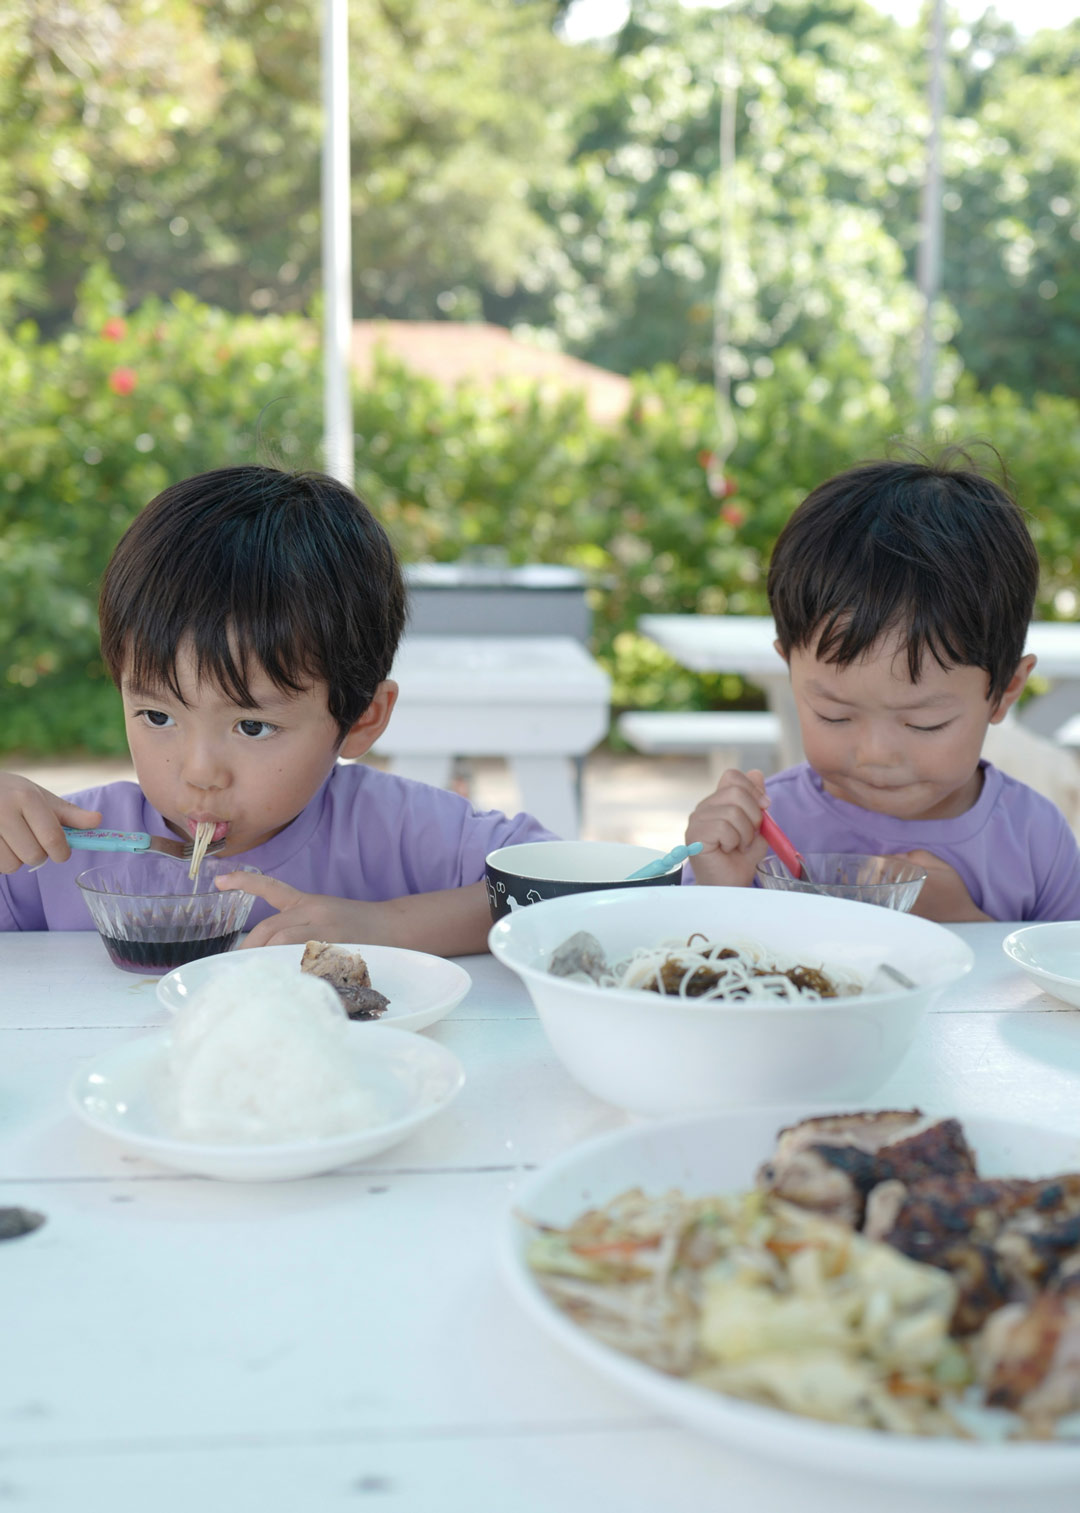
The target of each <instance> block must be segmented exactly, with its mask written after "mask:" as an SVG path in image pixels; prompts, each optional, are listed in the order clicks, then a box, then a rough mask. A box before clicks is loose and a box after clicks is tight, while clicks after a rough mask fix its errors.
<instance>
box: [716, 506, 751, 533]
mask: <svg viewBox="0 0 1080 1513" xmlns="http://www.w3.org/2000/svg"><path fill="white" fill-rule="evenodd" d="M720 519H721V520H725V521H726V522H727V523H728V525H730V526H732V527H733V528H734V529H735V530H738V528H739V526H740V525H742V524H743V523H744V522H745V520H746V511H745V510H744V509H743V507H742V506H741V505H739V504H725V505H724V507H723V509H722V510H721V511H720Z"/></svg>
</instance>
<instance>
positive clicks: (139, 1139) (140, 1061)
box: [69, 947, 465, 1182]
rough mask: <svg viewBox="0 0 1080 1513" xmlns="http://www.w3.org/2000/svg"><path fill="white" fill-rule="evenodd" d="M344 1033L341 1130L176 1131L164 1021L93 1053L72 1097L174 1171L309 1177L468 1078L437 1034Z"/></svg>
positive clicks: (449, 1094)
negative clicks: (347, 1072)
mask: <svg viewBox="0 0 1080 1513" xmlns="http://www.w3.org/2000/svg"><path fill="white" fill-rule="evenodd" d="M269 949H273V948H269ZM281 949H288V948H287V947H283V948H281ZM252 954H253V955H254V954H255V953H254V952H253V953H252ZM347 1033H348V1042H349V1043H350V1048H351V1051H352V1053H353V1056H354V1057H355V1065H354V1072H355V1079H354V1083H353V1088H354V1091H355V1094H356V1105H355V1106H356V1111H357V1120H358V1122H357V1126H356V1127H355V1128H353V1129H348V1130H345V1131H344V1132H342V1133H338V1134H332V1135H323V1136H311V1137H308V1138H305V1139H293V1140H288V1141H277V1142H274V1143H257V1142H255V1141H249V1142H232V1143H225V1142H217V1143H209V1142H204V1141H199V1140H191V1139H185V1138H180V1137H179V1136H178V1135H177V1134H175V1133H174V1132H173V1129H172V1127H171V1124H170V1120H169V1118H168V1114H167V1109H168V1097H167V1089H168V1079H169V1062H170V1052H171V1044H172V1036H171V1034H170V1033H169V1032H168V1031H160V1030H159V1031H155V1032H154V1033H153V1034H149V1035H143V1036H140V1037H139V1038H138V1039H137V1040H129V1041H127V1042H126V1043H125V1044H123V1045H118V1046H114V1047H113V1048H112V1050H109V1051H106V1052H104V1054H102V1055H100V1056H97V1057H95V1058H94V1060H93V1061H90V1062H88V1063H87V1064H86V1065H85V1066H83V1067H82V1068H80V1070H79V1071H78V1072H77V1073H76V1075H75V1077H74V1079H73V1080H72V1083H71V1087H70V1090H69V1099H70V1103H71V1106H72V1108H73V1109H74V1111H75V1113H76V1114H77V1115H78V1117H79V1118H80V1119H81V1120H82V1121H83V1122H84V1123H85V1124H88V1125H89V1126H90V1128H91V1129H94V1130H97V1131H98V1132H99V1133H100V1134H103V1135H108V1136H109V1137H110V1138H112V1139H114V1140H118V1141H120V1142H121V1144H123V1145H125V1146H127V1148H128V1149H129V1150H132V1151H136V1152H138V1154H139V1155H141V1156H148V1157H149V1158H150V1159H151V1160H153V1161H157V1162H160V1164H161V1165H162V1166H169V1167H173V1168H174V1169H175V1170H177V1171H183V1172H193V1173H195V1174H196V1175H197V1176H202V1177H219V1178H223V1179H225V1180H226V1181H231V1182H281V1181H286V1180H288V1179H290V1178H295V1177H313V1176H315V1175H317V1174H318V1173H320V1172H328V1171H333V1170H334V1169H335V1168H337V1167H339V1166H345V1165H347V1164H348V1163H349V1162H352V1161H362V1160H364V1159H365V1158H366V1157H368V1156H374V1155H376V1154H377V1153H378V1152H379V1151H383V1150H386V1149H387V1148H388V1147H389V1146H391V1145H396V1144H397V1143H398V1142H399V1141H401V1140H404V1139H405V1138H406V1136H408V1135H411V1134H412V1133H413V1132H414V1130H417V1129H419V1128H420V1126H421V1125H423V1124H426V1123H427V1121H428V1120H429V1119H433V1118H434V1117H435V1115H436V1114H438V1113H440V1112H441V1111H442V1110H443V1109H444V1108H446V1107H447V1105H448V1104H449V1103H450V1102H451V1100H452V1099H453V1098H455V1097H456V1096H457V1094H458V1092H459V1091H460V1089H461V1086H462V1084H463V1083H464V1081H465V1073H464V1071H463V1069H462V1066H461V1063H460V1061H459V1060H458V1059H457V1057H456V1056H455V1055H453V1053H452V1052H450V1051H448V1050H447V1049H446V1047H445V1046H442V1045H439V1044H438V1042H436V1041H433V1040H428V1039H426V1038H425V1037H423V1036H420V1035H413V1034H411V1033H407V1032H406V1031H403V1030H397V1029H391V1028H389V1027H387V1026H384V1025H379V1024H375V1025H363V1026H360V1025H357V1024H350V1025H348V1026H347Z"/></svg>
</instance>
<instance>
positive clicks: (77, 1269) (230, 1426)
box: [0, 924, 1080, 1513]
mask: <svg viewBox="0 0 1080 1513" xmlns="http://www.w3.org/2000/svg"><path fill="white" fill-rule="evenodd" d="M956 928H957V931H958V933H959V934H960V935H961V936H963V937H964V938H965V939H966V940H968V941H970V943H971V944H972V946H973V947H974V950H975V953H976V965H975V969H974V971H973V972H972V974H971V975H970V976H969V977H968V978H967V979H966V980H965V981H964V982H962V983H960V984H959V985H957V986H956V987H955V988H953V989H951V990H950V991H948V992H947V993H946V994H945V995H944V996H943V997H942V998H941V999H940V1000H939V1002H938V1004H937V1005H936V1007H935V1009H934V1010H933V1011H932V1012H931V1013H930V1015H929V1016H928V1018H927V1019H926V1021H925V1022H924V1026H923V1028H922V1029H921V1031H920V1033H919V1036H918V1039H917V1041H916V1043H915V1046H914V1048H913V1050H912V1051H911V1053H910V1054H909V1056H908V1058H907V1059H906V1061H905V1062H904V1064H903V1066H902V1067H901V1069H900V1070H899V1072H898V1073H897V1075H896V1076H895V1077H894V1078H893V1079H892V1081H891V1082H889V1083H888V1084H887V1085H886V1086H885V1087H883V1088H882V1089H881V1091H880V1093H879V1094H878V1095H877V1097H876V1098H875V1100H874V1102H875V1103H876V1104H878V1105H879V1106H910V1105H912V1104H914V1103H918V1104H921V1105H922V1106H923V1107H925V1108H928V1109H931V1110H936V1111H942V1112H949V1113H954V1114H957V1115H959V1116H961V1117H963V1116H964V1115H965V1114H975V1113H982V1114H990V1115H999V1116H1006V1117H1008V1118H1011V1119H1020V1120H1027V1121H1030V1122H1033V1123H1042V1124H1048V1125H1054V1126H1057V1127H1060V1128H1063V1129H1066V1130H1069V1131H1076V1132H1077V1133H1080V1096H1078V1093H1080V1013H1078V1012H1076V1011H1071V1010H1069V1009H1066V1008H1064V1007H1063V1006H1062V1005H1061V1004H1060V1003H1058V1002H1057V1001H1056V1000H1053V999H1050V998H1047V997H1045V996H1044V995H1042V994H1041V993H1039V992H1037V991H1036V990H1034V989H1033V988H1032V987H1031V985H1030V984H1029V983H1028V981H1027V979H1026V978H1025V977H1024V976H1023V975H1022V974H1021V973H1019V972H1018V971H1017V970H1016V969H1015V968H1013V967H1012V965H1011V963H1009V962H1008V960H1007V959H1006V958H1005V957H1004V956H1003V954H1002V952H1001V940H1002V939H1003V937H1004V935H1005V934H1006V933H1007V932H1008V930H1009V929H1010V926H1009V925H1002V924H979V925H966V926H958V927H956ZM462 964H463V965H464V966H465V967H466V968H467V969H468V971H469V972H471V973H472V976H473V987H472V990H471V992H470V993H469V994H468V995H467V997H466V998H465V1000H464V1002H463V1003H462V1004H461V1005H460V1006H459V1007H458V1008H457V1009H456V1010H455V1011H454V1012H453V1013H452V1014H451V1015H450V1016H449V1018H447V1019H446V1020H444V1021H442V1022H441V1023H439V1024H438V1025H435V1026H433V1027H432V1028H431V1029H430V1030H429V1031H427V1032H426V1033H428V1034H430V1035H432V1036H433V1037H434V1038H436V1039H438V1040H440V1041H441V1042H442V1043H443V1044H445V1045H446V1046H448V1047H449V1048H450V1049H451V1050H453V1051H454V1052H455V1053H456V1054H457V1055H458V1056H459V1057H460V1058H461V1061H462V1062H463V1064H464V1066H465V1069H466V1075H467V1082H466V1085H465V1088H464V1090H463V1092H462V1093H461V1095H460V1097H459V1098H458V1100H457V1102H456V1103H455V1104H454V1105H453V1106H452V1107H451V1108H450V1109H449V1110H447V1111H446V1112H445V1113H443V1114H442V1115H441V1116H439V1117H438V1118H437V1119H436V1120H434V1121H433V1122H432V1123H431V1124H429V1125H428V1126H427V1127H426V1128H425V1129H424V1130H423V1131H422V1132H419V1133H418V1134H416V1135H415V1136H414V1137H412V1138H411V1139H410V1140H408V1141H407V1142H406V1143H404V1144H402V1145H400V1146H398V1147H396V1148H395V1149H392V1150H390V1151H387V1152H385V1153H383V1154H382V1155H380V1156H377V1157H374V1158H372V1159H371V1160H369V1161H367V1162H364V1163H361V1164H357V1165H355V1166H353V1167H350V1168H347V1169H345V1170H342V1171H339V1172H336V1173H333V1174H330V1175H327V1176H323V1177H319V1178H314V1179H310V1180H305V1181H295V1182H285V1183H279V1184H278V1183H271V1184H264V1185H260V1184H235V1183H228V1182H215V1181H211V1180H208V1179H204V1178H197V1177H187V1176H184V1175H182V1174H179V1173H176V1172H172V1171H168V1170H166V1169H164V1168H161V1167H158V1166H156V1165H154V1164H153V1163H152V1162H150V1161H148V1160H146V1159H144V1158H142V1157H139V1156H135V1155H131V1154H129V1153H127V1152H126V1151H125V1150H124V1149H123V1147H121V1146H119V1145H117V1144H114V1143H112V1142H111V1141H109V1140H108V1139H106V1138H104V1137H102V1136H99V1135H97V1134H95V1133H94V1132H92V1131H90V1130H89V1129H87V1128H85V1127H84V1126H83V1125H82V1124H80V1123H79V1122H78V1121H77V1120H76V1119H75V1117H74V1116H73V1115H72V1114H71V1112H70V1111H69V1109H68V1106H67V1103H66V1089H67V1086H68V1083H69V1081H70V1079H71V1077H72V1074H73V1073H74V1071H75V1069H76V1068H77V1067H78V1066H79V1065H80V1063H82V1062H83V1061H84V1060H86V1059H87V1058H90V1057H93V1056H95V1055H96V1054H99V1053H101V1052H103V1051H105V1050H107V1049H108V1048H110V1047H112V1046H114V1045H116V1044H117V1043H119V1042H121V1041H124V1040H127V1039H129V1038H130V1037H132V1036H134V1035H138V1034H139V1033H141V1032H143V1031H146V1030H151V1029H158V1028H161V1027H162V1026H163V1025H164V1024H165V1023H166V1022H167V1021H166V1015H165V1013H164V1011H163V1010H162V1009H161V1008H160V1006H159V1005H158V1003H157V1000H156V998H155V996H154V979H151V978H144V977H136V976H132V975H130V974H127V973H123V972H120V971H118V970H117V969H116V968H114V967H113V966H112V965H111V964H110V962H109V961H108V959H107V958H106V955H105V952H104V950H103V949H102V946H101V944H100V942H99V940H98V938H97V936H96V935H94V934H91V933H70V934H52V935H44V934H21V935H20V934H8V935H2V936H0V984H2V987H0V1206H5V1205H20V1206H24V1207H28V1208H31V1209H36V1210H39V1211H40V1212H42V1213H44V1214H45V1215H46V1216H47V1222H46V1224H45V1225H44V1226H43V1227H42V1228H40V1229H39V1230H37V1231H35V1232H34V1233H33V1234H30V1235H26V1236H23V1237H22V1238H20V1239H16V1240H10V1241H6V1242H3V1243H0V1507H6V1506H7V1505H8V1504H9V1503H10V1505H11V1507H12V1509H13V1510H14V1509H16V1508H17V1509H19V1510H20V1513H21V1510H26V1513H44V1510H49V1513H52V1510H54V1509H55V1510H58V1513H61V1510H62V1513H98V1510H101V1513H106V1510H108V1513H126V1510H127V1509H136V1508H137V1509H139V1510H151V1513H181V1510H182V1513H192V1510H197V1509H200V1508H205V1509H206V1510H207V1513H247V1510H249V1509H250V1510H252V1513H255V1510H258V1513H276V1510H278V1509H281V1510H285V1509H288V1510H290V1513H293V1510H295V1513H322V1510H338V1509H341V1510H342V1513H346V1510H355V1509H357V1508H371V1509H380V1510H389V1513H459V1510H460V1513H605V1510H607V1509H612V1510H618V1513H660V1510H663V1513H673V1510H674V1513H681V1510H686V1513H691V1510H693V1513H701V1510H712V1509H716V1510H723V1513H744V1510H745V1513H790V1510H791V1509H792V1508H797V1509H799V1510H800V1513H866V1509H867V1508H868V1507H869V1506H873V1508H874V1510H875V1513H916V1510H918V1513H945V1510H946V1509H949V1510H950V1513H952V1510H955V1509H957V1508H963V1507H966V1506H968V1504H967V1503H966V1502H965V1501H964V1499H962V1498H958V1497H957V1496H956V1495H955V1494H953V1495H952V1496H951V1497H949V1498H945V1499H942V1500H938V1499H935V1498H934V1497H933V1496H927V1495H926V1494H922V1493H916V1492H912V1491H904V1490H902V1489H897V1488H893V1487H888V1486H871V1485H869V1484H866V1483H858V1482H855V1481H846V1480H845V1479H844V1478H843V1477H841V1476H837V1477H830V1478H826V1477H823V1476H820V1475H811V1474H807V1473H805V1472H799V1471H793V1470H790V1469H785V1468H784V1467H782V1466H779V1465H766V1464H763V1463H762V1462H761V1461H760V1460H752V1459H748V1458H744V1457H742V1456H740V1455H738V1454H735V1453H733V1452H731V1451H729V1450H724V1449H722V1448H720V1447H719V1446H718V1445H716V1444H713V1443H712V1442H711V1441H709V1440H706V1439H703V1438H699V1437H698V1436H696V1435H694V1434H692V1433H690V1432H688V1431H686V1430H684V1429H681V1428H679V1427H676V1426H675V1425H672V1424H669V1423H667V1422H665V1421H664V1420H662V1419H661V1418H659V1417H657V1416H656V1414H655V1413H654V1412H652V1411H651V1410H649V1409H647V1408H646V1407H644V1406H643V1405H642V1404H641V1403H639V1402H637V1401H636V1400H635V1399H633V1398H631V1397H628V1396H626V1395H625V1394H624V1393H623V1392H622V1391H620V1390H616V1388H614V1387H613V1386H610V1385H609V1384H608V1383H607V1382H606V1381H605V1380H603V1379H601V1378H600V1377H598V1376H596V1375H594V1374H593V1373H592V1372H591V1371H590V1370H589V1369H588V1368H587V1367H586V1366H585V1365H584V1364H582V1363H579V1362H578V1361H577V1360H576V1359H573V1358H570V1357H568V1356H567V1355H565V1354H564V1353H563V1352H562V1351H561V1350H560V1349H558V1348H557V1346H556V1345H555V1344H554V1343H553V1342H551V1341H550V1340H548V1338H547V1337H546V1336H545V1335H544V1334H542V1333H541V1332H540V1331H539V1330H538V1329H537V1328H536V1326H535V1325H534V1324H533V1323H532V1322H531V1321H530V1320H529V1319H528V1318H527V1317H525V1316H524V1315H523V1314H522V1313H520V1312H519V1310H518V1308H517V1306H516V1305H515V1304H514V1302H513V1301H512V1300H511V1299H510V1297H509V1296H508V1294H507V1292H506V1291H505V1290H504V1287H503V1285H502V1282H501V1279H500V1276H499V1274H498V1271H497V1267H496V1262H495V1236H496V1227H497V1224H498V1222H499V1219H500V1217H501V1215H502V1214H503V1212H504V1210H505V1209H506V1207H507V1205H508V1204H510V1203H512V1202H513V1199H514V1193H515V1189H516V1188H517V1186H518V1183H519V1181H520V1179H521V1177H522V1176H523V1174H524V1173H526V1172H528V1171H530V1170H531V1169H533V1168H534V1167H535V1166H537V1165H538V1164H540V1163H543V1162H545V1161H547V1160H549V1159H550V1158H552V1157H554V1156H556V1155H557V1154H559V1153H560V1152H561V1151H564V1150H566V1149H567V1147H568V1146H570V1145H573V1144H574V1143H576V1142H578V1141H581V1140H584V1139H587V1138H589V1137H590V1136H592V1135H596V1134H599V1133H601V1132H603V1131H607V1130H611V1129H616V1128H618V1127H620V1126H622V1125H623V1124H624V1123H626V1122H627V1121H626V1118H625V1116H624V1115H622V1114H620V1113H619V1112H618V1111H617V1110H615V1109H613V1108H610V1107H608V1106H607V1105H605V1104H602V1103H599V1102H598V1101H597V1100H596V1099H594V1098H592V1097H591V1096H590V1095H589V1094H587V1093H585V1092H583V1091H582V1090H580V1089H579V1088H577V1087H576V1086H575V1084H574V1083H573V1082H571V1080H570V1078H569V1076H568V1075H567V1074H566V1073H565V1072H564V1071H563V1069H562V1066H561V1065H560V1063H559V1062H557V1061H556V1059H555V1057H554V1056H553V1054H552V1053H551V1051H550V1050H549V1048H548V1045H547V1042H546V1040H545V1038H544V1034H543V1031H542V1029H541V1027H540V1024H539V1022H538V1020H537V1017H536V1014H535V1012H534V1010H533V1008H532V1005H531V1002H530V1000H529V999H528V997H527V995H526V993H525V991H524V989H523V987H522V986H521V985H520V983H519V982H518V980H517V979H516V978H515V977H514V976H512V975H511V974H510V973H509V971H507V969H505V968H504V967H502V966H500V965H499V964H498V963H497V962H495V961H494V960H492V959H491V958H490V957H486V956H474V957H466V958H463V962H462ZM1075 1502H1076V1498H1075V1495H1073V1494H1070V1496H1069V1497H1067V1498H1065V1499H1064V1500H1059V1501H1058V1502H1055V1501H1054V1498H1053V1497H1052V1496H1048V1495H1047V1494H1046V1493H1044V1492H1041V1491H1040V1493H1039V1495H1038V1507H1039V1510H1040V1513H1051V1510H1052V1513H1065V1509H1066V1508H1069V1509H1074V1508H1075ZM1030 1505H1031V1504H1030V1499H1028V1498H1027V1497H1021V1498H1017V1497H1016V1496H1015V1495H1014V1496H1012V1497H1011V1498H1009V1497H1004V1498H1003V1499H1000V1498H995V1497H993V1496H990V1497H987V1496H986V1495H985V1494H984V1495H983V1496H982V1498H981V1499H980V1501H979V1507H980V1509H981V1510H983V1513H985V1510H986V1509H991V1510H999V1513H1028V1510H1029V1507H1030ZM972 1506H974V1505H972Z"/></svg>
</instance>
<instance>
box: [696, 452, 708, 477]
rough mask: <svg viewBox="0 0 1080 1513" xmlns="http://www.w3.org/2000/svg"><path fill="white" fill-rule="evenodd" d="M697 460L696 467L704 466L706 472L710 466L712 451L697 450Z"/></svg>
mask: <svg viewBox="0 0 1080 1513" xmlns="http://www.w3.org/2000/svg"><path fill="white" fill-rule="evenodd" d="M697 460H698V467H700V468H704V469H705V471H706V473H707V472H708V471H709V469H710V468H711V467H712V453H711V452H699V453H698V454H697Z"/></svg>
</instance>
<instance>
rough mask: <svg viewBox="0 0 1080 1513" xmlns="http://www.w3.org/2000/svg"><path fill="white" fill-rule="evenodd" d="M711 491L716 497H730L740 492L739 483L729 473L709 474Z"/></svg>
mask: <svg viewBox="0 0 1080 1513" xmlns="http://www.w3.org/2000/svg"><path fill="white" fill-rule="evenodd" d="M708 482H709V493H710V494H711V495H712V496H713V498H714V499H730V498H731V496H732V494H737V493H738V492H739V485H738V484H737V483H736V482H735V480H734V478H731V477H729V476H728V474H727V473H710V474H709V480H708Z"/></svg>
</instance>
